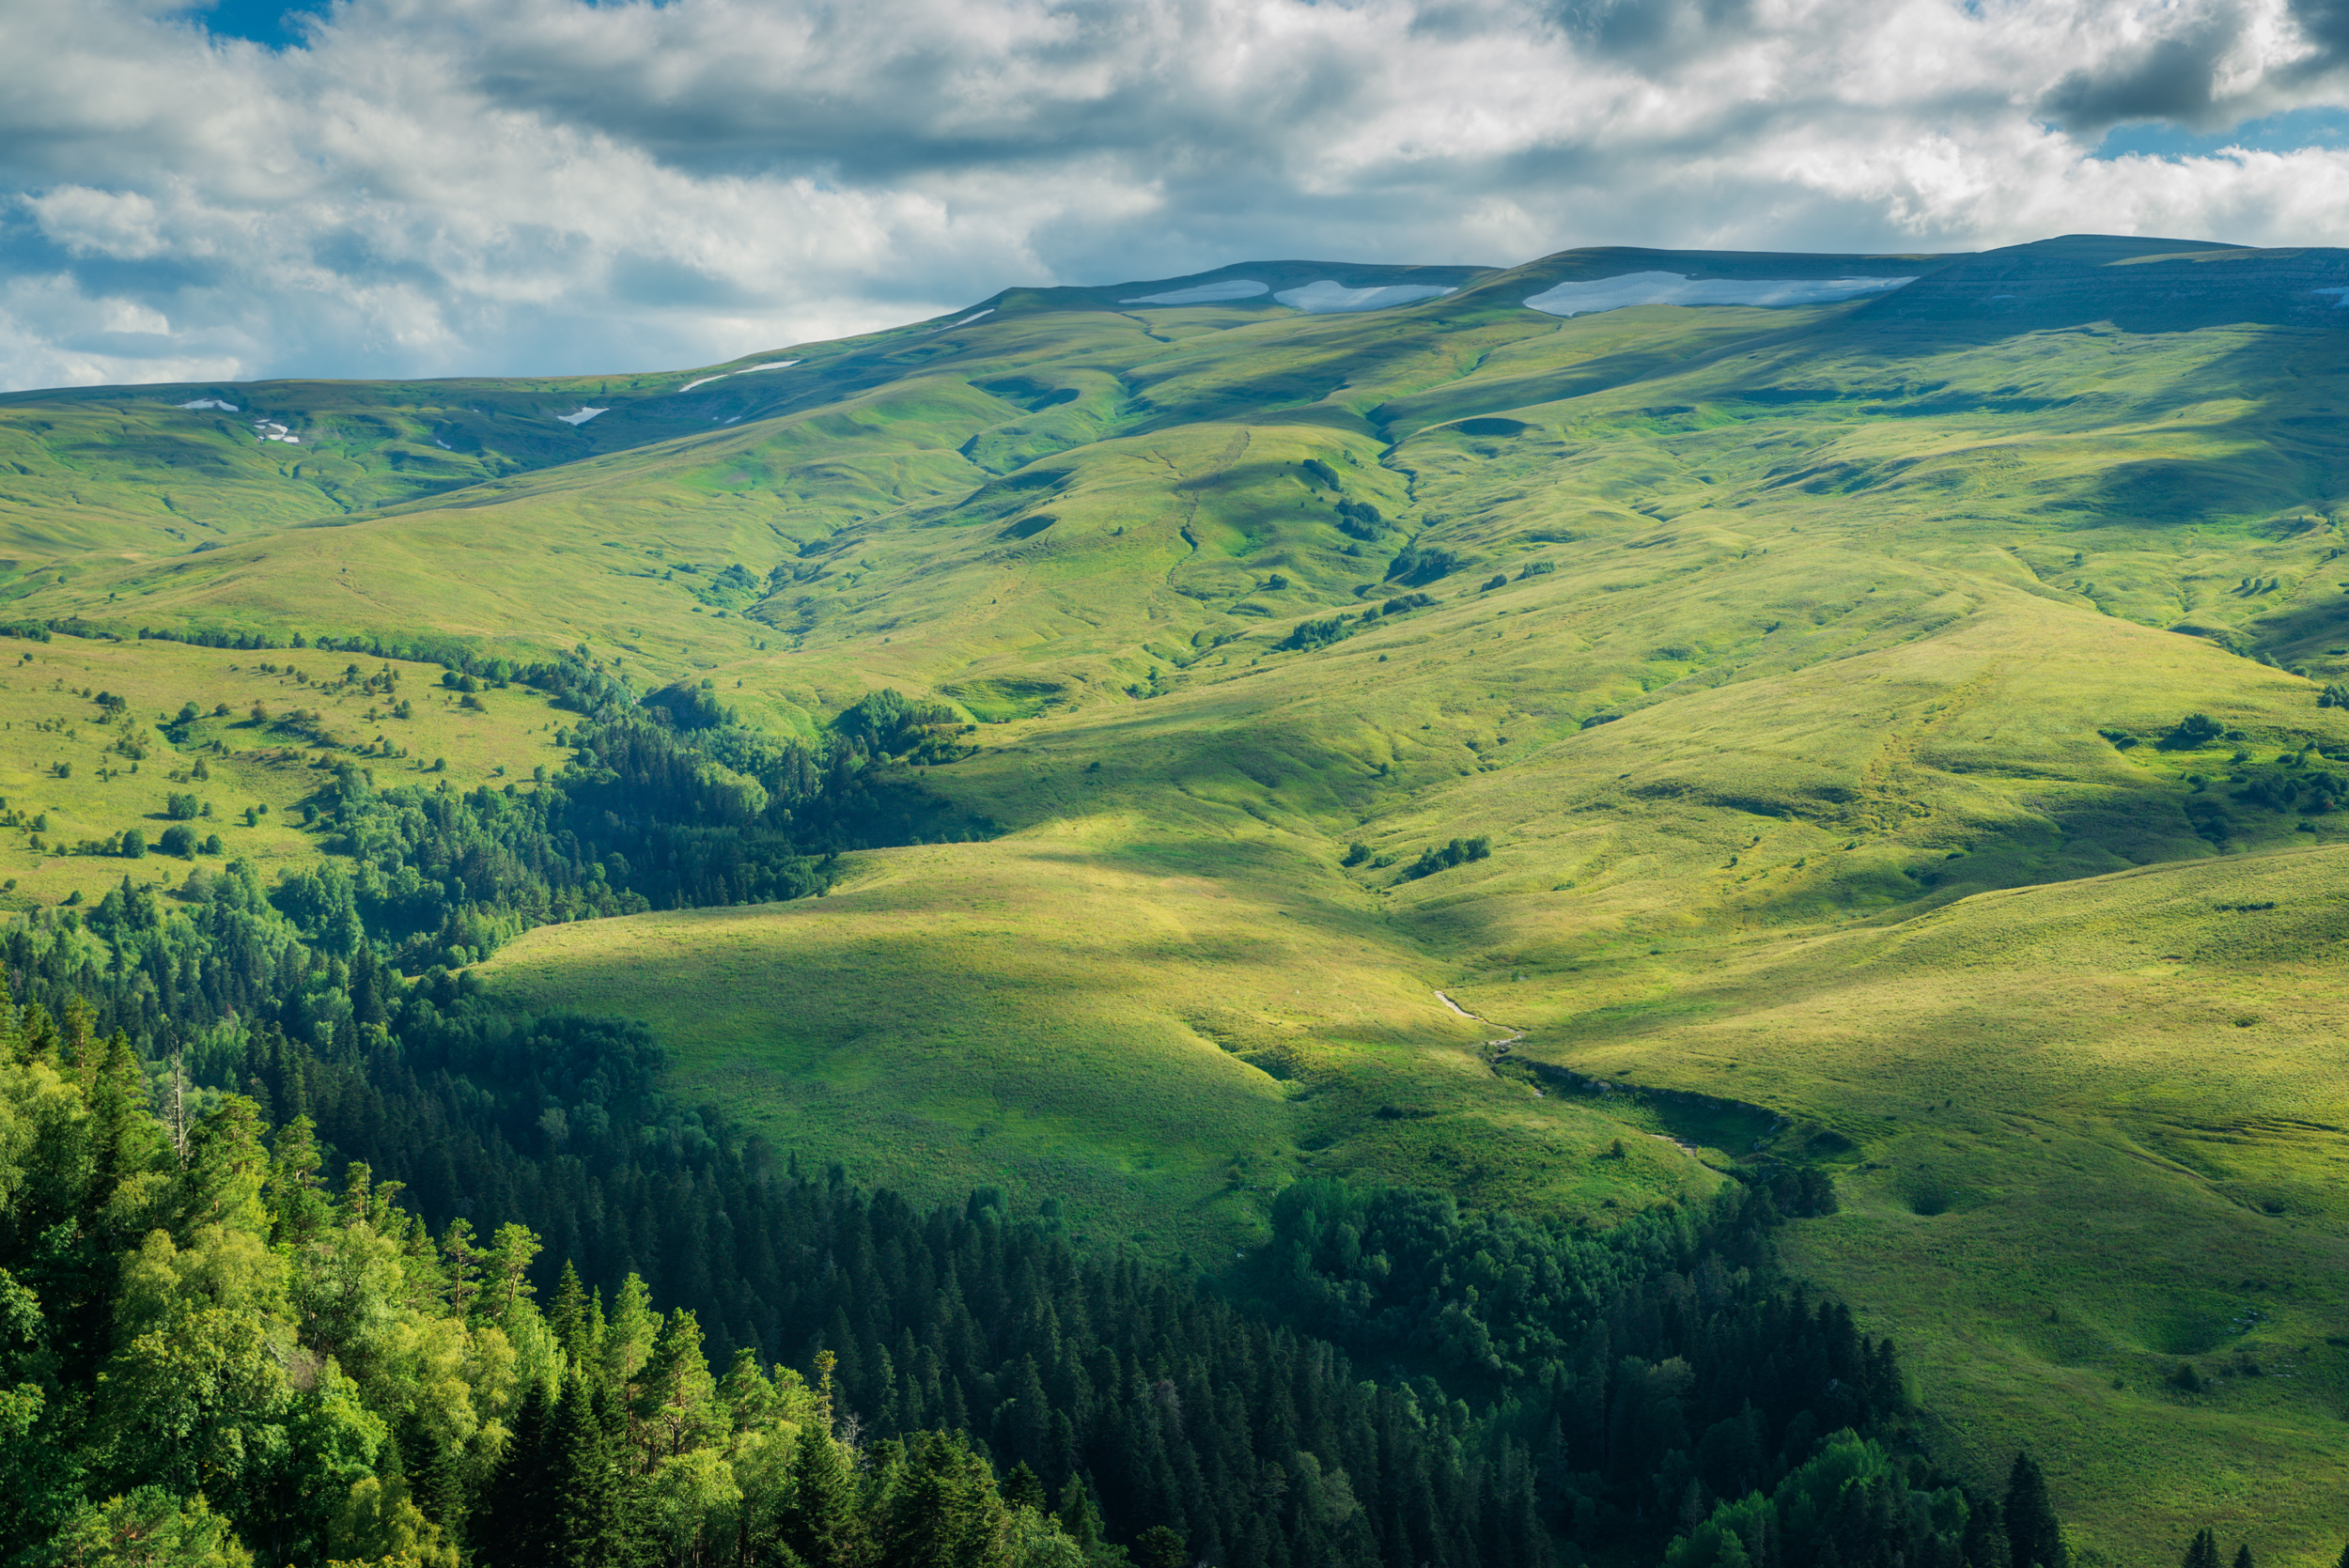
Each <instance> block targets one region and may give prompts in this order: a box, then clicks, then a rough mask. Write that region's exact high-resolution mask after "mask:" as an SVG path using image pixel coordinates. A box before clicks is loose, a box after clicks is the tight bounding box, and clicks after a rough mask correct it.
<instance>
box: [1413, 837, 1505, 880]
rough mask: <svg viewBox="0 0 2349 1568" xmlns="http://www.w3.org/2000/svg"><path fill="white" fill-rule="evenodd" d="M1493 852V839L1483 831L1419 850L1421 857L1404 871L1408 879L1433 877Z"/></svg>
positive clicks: (1478, 859) (1481, 858)
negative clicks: (1472, 835)
mask: <svg viewBox="0 0 2349 1568" xmlns="http://www.w3.org/2000/svg"><path fill="white" fill-rule="evenodd" d="M1492 852H1493V841H1492V840H1491V839H1489V838H1487V837H1486V836H1485V835H1483V834H1482V833H1480V834H1478V835H1477V836H1476V837H1474V838H1455V839H1454V840H1453V841H1452V842H1451V843H1450V844H1443V845H1433V846H1429V847H1427V848H1425V849H1423V850H1421V851H1420V852H1419V859H1418V860H1416V861H1414V862H1411V865H1410V868H1409V869H1408V870H1407V871H1405V872H1404V873H1403V875H1404V877H1405V878H1406V879H1413V878H1417V877H1432V876H1434V875H1435V874H1436V873H1437V872H1439V871H1448V870H1450V869H1451V868H1452V867H1454V866H1455V865H1461V864H1464V863H1466V862H1470V861H1481V860H1484V859H1486V857H1487V856H1489V855H1490V854H1491V853H1492Z"/></svg>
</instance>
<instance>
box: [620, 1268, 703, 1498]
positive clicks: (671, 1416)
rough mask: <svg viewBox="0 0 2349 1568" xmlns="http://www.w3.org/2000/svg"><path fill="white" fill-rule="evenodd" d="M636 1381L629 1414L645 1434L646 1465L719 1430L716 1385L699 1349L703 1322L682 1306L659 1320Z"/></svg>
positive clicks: (674, 1454)
mask: <svg viewBox="0 0 2349 1568" xmlns="http://www.w3.org/2000/svg"><path fill="white" fill-rule="evenodd" d="M637 1383H638V1388H637V1393H636V1402H635V1405H634V1406H633V1408H632V1411H631V1414H632V1415H633V1416H634V1417H635V1419H636V1421H637V1425H638V1429H639V1430H640V1431H642V1432H643V1433H644V1434H645V1436H646V1459H647V1463H646V1469H647V1470H649V1469H651V1468H652V1467H653V1464H654V1463H657V1462H658V1461H660V1460H661V1459H674V1458H677V1456H679V1455H681V1454H682V1453H684V1452H685V1451H686V1450H687V1449H689V1448H695V1447H698V1446H700V1445H701V1444H702V1443H703V1442H705V1441H707V1440H708V1438H709V1436H711V1435H712V1433H713V1432H715V1431H716V1430H718V1429H719V1427H720V1425H721V1422H720V1419H719V1416H718V1412H717V1409H716V1396H717V1386H716V1385H715V1384H714V1383H713V1382H712V1381H711V1379H710V1376H709V1358H708V1354H707V1353H705V1352H704V1351H703V1349H702V1327H701V1324H700V1323H699V1322H697V1321H696V1320H695V1319H694V1316H693V1314H692V1312H687V1311H686V1310H685V1309H684V1308H682V1307H680V1308H678V1309H677V1311H675V1312H671V1313H670V1314H669V1316H668V1319H667V1320H666V1321H665V1322H663V1323H662V1324H661V1332H660V1334H659V1335H658V1336H657V1337H656V1338H655V1339H654V1340H653V1344H652V1355H651V1356H650V1358H647V1359H646V1362H645V1373H644V1375H643V1376H642V1377H641V1378H639V1379H638V1380H637Z"/></svg>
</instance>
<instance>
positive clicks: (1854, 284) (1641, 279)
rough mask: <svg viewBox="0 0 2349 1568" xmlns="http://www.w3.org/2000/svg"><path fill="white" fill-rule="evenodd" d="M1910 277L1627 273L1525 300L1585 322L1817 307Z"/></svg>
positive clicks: (1565, 286)
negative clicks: (1642, 314) (1644, 314)
mask: <svg viewBox="0 0 2349 1568" xmlns="http://www.w3.org/2000/svg"><path fill="white" fill-rule="evenodd" d="M1916 281H1917V280H1916V279H1915V278H1914V277H1913V276H1912V277H1899V278H1876V277H1853V278H1692V277H1689V276H1688V274H1687V273H1685V272H1626V273H1624V274H1623V275H1622V276H1620V277H1611V278H1592V279H1589V280H1587V281H1582V282H1575V283H1562V284H1560V285H1558V286H1557V287H1554V288H1546V289H1544V290H1542V292H1540V293H1539V294H1535V295H1533V296H1532V297H1531V298H1529V299H1528V300H1527V301H1526V302H1525V303H1526V305H1527V306H1528V308H1530V309H1533V310H1538V311H1541V312H1543V313H1544V314H1545V315H1549V316H1589V315H1591V314H1593V313H1595V312H1597V311H1602V310H1623V309H1626V308H1627V307H1629V306H1631V305H1775V306H1785V305H1816V304H1827V303H1830V302H1832V301H1836V300H1850V299H1856V298H1858V297H1859V295H1862V294H1880V293H1883V292H1885V291H1886V290H1888V289H1892V288H1898V287H1901V285H1903V284H1905V283H1914V282H1916Z"/></svg>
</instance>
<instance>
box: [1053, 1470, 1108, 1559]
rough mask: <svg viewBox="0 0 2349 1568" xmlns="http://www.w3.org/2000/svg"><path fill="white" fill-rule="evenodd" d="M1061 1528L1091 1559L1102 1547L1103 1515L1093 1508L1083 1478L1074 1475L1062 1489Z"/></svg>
mask: <svg viewBox="0 0 2349 1568" xmlns="http://www.w3.org/2000/svg"><path fill="white" fill-rule="evenodd" d="M1059 1517H1060V1528H1061V1529H1063V1530H1065V1531H1066V1533H1067V1535H1068V1539H1070V1540H1071V1541H1074V1542H1075V1543H1076V1544H1077V1549H1078V1550H1079V1551H1081V1552H1082V1553H1084V1554H1085V1556H1087V1557H1091V1556H1092V1555H1093V1554H1094V1553H1095V1552H1097V1551H1098V1550H1099V1549H1100V1546H1101V1515H1100V1514H1099V1512H1098V1511H1097V1510H1096V1509H1095V1508H1094V1506H1093V1498H1092V1495H1091V1493H1090V1492H1089V1491H1088V1490H1087V1488H1086V1486H1085V1483H1084V1479H1083V1478H1082V1477H1081V1476H1075V1475H1072V1476H1070V1477H1069V1478H1068V1484H1067V1485H1066V1486H1063V1487H1062V1488H1061V1489H1060V1514H1059Z"/></svg>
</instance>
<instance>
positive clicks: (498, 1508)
mask: <svg viewBox="0 0 2349 1568" xmlns="http://www.w3.org/2000/svg"><path fill="white" fill-rule="evenodd" d="M554 1418H555V1409H554V1405H553V1402H552V1401H551V1400H549V1399H548V1397H547V1390H546V1388H545V1386H544V1385H542V1384H539V1383H535V1382H534V1383H532V1384H531V1385H530V1387H529V1388H528V1389H524V1390H523V1392H522V1403H521V1410H520V1411H518V1412H517V1413H516V1415H515V1417H514V1433H513V1436H510V1437H508V1438H507V1439H506V1452H505V1454H504V1456H503V1457H501V1458H500V1459H499V1460H498V1466H497V1469H496V1470H495V1472H493V1473H492V1475H491V1476H490V1484H489V1487H488V1489H487V1491H486V1492H485V1493H484V1494H483V1496H482V1498H481V1501H480V1504H479V1506H478V1507H477V1508H476V1509H475V1511H474V1522H473V1525H472V1528H471V1530H470V1531H469V1533H470V1534H471V1535H472V1537H473V1543H474V1560H475V1561H476V1562H477V1563H479V1564H481V1565H482V1568H534V1565H536V1564H538V1563H544V1562H549V1561H552V1554H553V1552H554V1547H555V1531H556V1524H557V1519H558V1515H559V1511H560V1509H561V1506H562V1498H561V1496H560V1494H559V1492H558V1491H557V1489H556V1486H555V1480H556V1478H555V1475H554V1463H553V1460H554V1454H553V1438H554V1432H553V1427H554Z"/></svg>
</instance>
